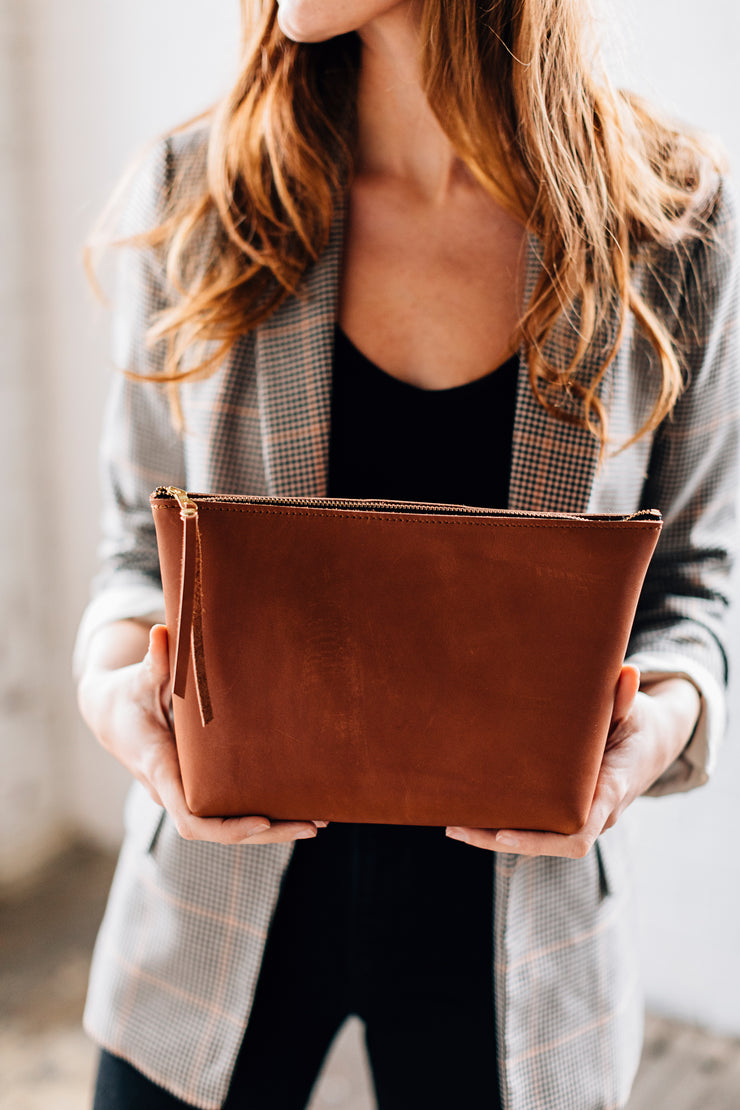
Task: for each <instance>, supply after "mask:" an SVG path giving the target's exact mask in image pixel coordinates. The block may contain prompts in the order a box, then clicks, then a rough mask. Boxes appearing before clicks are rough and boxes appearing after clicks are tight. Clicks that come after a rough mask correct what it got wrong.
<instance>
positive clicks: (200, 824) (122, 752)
mask: <svg viewBox="0 0 740 1110" xmlns="http://www.w3.org/2000/svg"><path fill="white" fill-rule="evenodd" d="M144 648H146V654H145V655H144V658H143V659H141V654H142V651H143V649H144ZM131 658H133V659H138V660H140V661H138V662H129V661H128V660H129V659H131ZM169 700H170V669H169V652H168V645H167V629H166V628H165V626H164V625H163V624H155V625H154V626H153V627H152V628H151V629H150V630H149V631H148V647H147V629H146V627H145V626H144V625H142V624H139V623H138V622H136V621H121V622H118V623H116V624H112V625H108V626H107V627H106V628H105V629H101V631H100V632H99V633H98V634H97V636H96V637H95V640H94V641H93V642H92V644H91V650H90V652H89V656H88V661H87V665H86V667H85V670H84V672H83V674H82V677H81V679H80V683H79V688H78V701H79V706H80V711H81V713H82V716H83V717H84V719H85V721H86V723H87V725H88V726H89V728H90V729H91V730H92V732H93V733H94V735H95V736H96V737H97V739H98V740H99V742H100V743H101V744H102V745H103V747H104V748H106V749H107V750H108V751H109V752H111V754H112V755H114V756H115V757H116V759H118V760H119V762H121V763H122V764H123V765H124V767H126V768H127V769H128V770H129V771H130V772H131V774H132V775H134V777H135V778H137V779H138V780H139V782H141V783H143V785H144V786H145V787H146V789H147V790H148V791H149V794H150V795H151V797H152V798H153V799H154V801H155V802H156V803H157V804H158V805H161V806H164V808H165V809H166V810H167V813H168V814H169V815H170V817H171V818H172V820H173V821H174V823H175V826H176V828H177V831H178V832H179V834H180V836H182V837H183V838H184V839H185V840H209V841H213V842H215V843H218V844H278V843H287V842H290V841H292V840H302V839H306V838H308V837H313V836H316V830H317V828H319V827H321V826H323V825H324V824H326V822H323V821H269V820H268V819H267V818H266V817H260V816H248V817H223V818H221V817H196V816H195V814H193V813H191V812H190V810H189V809H188V805H187V802H186V801H185V793H184V791H183V786H182V779H181V777H180V767H179V763H178V759H177V749H176V747H175V738H174V736H173V733H172V729H171V727H170V723H169V719H168V713H167V706H168V705H169Z"/></svg>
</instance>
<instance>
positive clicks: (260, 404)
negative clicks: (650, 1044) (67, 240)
mask: <svg viewBox="0 0 740 1110" xmlns="http://www.w3.org/2000/svg"><path fill="white" fill-rule="evenodd" d="M204 149H205V134H204V132H203V131H202V130H200V131H195V132H192V133H190V134H186V135H184V136H178V137H176V138H174V139H169V140H166V141H163V142H162V143H160V144H159V145H158V146H157V147H156V148H155V149H154V150H153V152H152V154H151V156H150V157H149V159H148V162H147V164H146V165H145V167H144V168H143V169H142V170H141V171H140V173H139V174H138V177H137V179H136V182H135V184H134V186H133V188H132V191H131V194H130V201H129V203H128V206H127V210H126V216H125V220H124V227H123V229H122V230H123V231H124V232H133V231H136V230H141V229H142V228H143V227H145V226H148V225H150V224H151V223H152V221H154V220H156V219H157V214H158V212H159V211H160V210H161V209H160V205H161V201H162V198H163V197H164V196H165V195H166V193H167V191H168V190H169V189H172V188H184V189H188V188H194V187H196V186H197V185H198V183H199V182H200V181H201V180H202V171H203V156H204ZM733 211H734V209H733V203H732V199H731V196H730V195H729V194H728V191H727V188H726V186H725V185H723V186H721V188H720V190H719V193H718V199H717V203H716V206H715V210H714V213H713V216H712V221H711V226H712V234H707V235H706V236H704V238H702V239H701V240H695V241H694V242H692V243H691V244H689V245H688V246H686V247H682V248H679V247H676V248H674V249H672V250H668V249H658V248H655V247H651V248H645V249H644V250H643V252H642V255H641V256H640V257H639V258H638V260H637V263H636V271H635V272H636V278H637V280H638V281H639V283H640V286H641V288H642V292H643V294H644V295H645V297H646V298H647V301H648V304H649V305H650V306H651V307H652V309H653V310H654V311H655V312H656V313H658V314H659V315H660V316H661V318H663V319H664V320H666V321H667V323H668V325H669V327H670V328H671V331H672V333H673V334H674V335H675V336H676V339H677V341H678V342H679V343H680V346H681V349H682V351H683V353H684V357H685V361H686V367H687V370H688V374H689V384H688V387H687V389H686V391H685V392H684V394H683V395H682V397H681V399H680V401H679V402H678V404H677V406H676V409H675V413H674V415H673V417H672V418H671V419H670V420H667V421H664V423H663V424H662V425H661V426H660V428H659V429H658V430H657V431H656V432H655V433H654V434H651V435H646V436H643V437H642V438H641V439H640V440H639V441H638V442H637V443H634V444H632V445H631V446H629V447H628V448H627V449H625V450H624V451H622V452H621V453H618V454H615V453H613V452H612V453H611V454H610V457H609V458H608V459H607V461H606V462H605V463H604V464H603V465H602V466H601V467H600V468H599V467H597V461H598V459H597V455H598V451H597V447H596V444H595V443H594V441H593V439H592V438H591V437H590V436H589V435H588V434H586V433H585V432H583V431H582V430H580V429H579V428H577V427H576V426H573V425H569V424H566V423H562V422H559V421H557V420H554V419H553V418H552V417H551V416H549V415H548V414H547V413H545V412H544V410H543V409H542V408H541V407H540V406H539V405H538V404H537V403H536V402H535V400H534V399H533V396H532V393H531V390H530V387H529V383H528V378H527V362H526V357H525V356H524V353H523V352H522V359H521V369H520V377H519V383H518V391H517V401H516V413H515V421H514V431H513V457H512V463H511V480H510V506H511V507H513V508H517V509H536V510H542V509H549V510H570V511H578V512H581V511H585V510H588V511H592V512H618V513H629V512H632V511H633V510H636V509H638V508H640V507H658V508H660V509H661V510H662V512H663V514H664V518H665V526H664V531H663V535H662V537H661V540H660V543H659V546H658V550H657V552H656V556H655V559H654V561H653V564H652V566H651V569H650V572H649V576H648V580H647V582H646V585H645V589H644V591H643V595H642V599H641V602H640V607H639V612H638V617H637V620H636V624H635V629H634V634H633V637H632V641H631V645H630V658H631V659H632V660H633V661H634V662H636V663H637V664H638V665H639V666H640V667H641V669H642V670H643V673H656V674H661V673H669V674H682V675H685V676H686V677H688V678H689V679H690V680H691V681H692V682H694V683H695V685H696V686H697V687H698V689H699V691H700V694H701V716H700V720H699V724H698V725H697V728H696V730H695V732H694V734H693V736H692V739H691V741H690V743H689V744H688V746H687V748H686V749H685V751H684V752H683V753H682V755H681V756H680V758H678V759H677V760H676V762H675V763H674V764H673V766H672V767H670V768H669V769H668V771H667V772H666V773H665V774H664V775H663V776H662V778H661V779H660V780H659V782H658V783H656V784H655V786H654V787H653V788H652V790H651V793H654V794H659V793H668V792H672V791H676V790H682V789H688V788H691V787H694V786H697V785H699V784H701V783H702V782H704V781H705V780H706V778H707V775H708V773H709V771H710V770H711V767H712V764H713V761H714V758H715V753H716V747H717V743H718V741H719V740H720V739H721V736H722V733H723V729H724V702H723V687H724V684H725V680H726V660H725V652H724V646H723V643H724V636H723V623H724V619H725V610H726V606H727V600H728V594H727V580H728V572H729V567H730V562H731V549H732V546H733V544H734V524H733V517H734V505H735V497H736V486H737V476H736V462H737V431H738V420H737V417H738V365H737V328H736V311H737V290H738V263H737V259H738V254H737V250H736V246H735V238H736V231H735V219H734V215H733ZM343 226H344V225H343V212H341V211H340V212H338V214H337V218H336V220H335V222H334V226H333V230H332V235H331V241H330V243H329V245H328V247H327V249H326V250H325V252H324V253H323V255H322V257H321V258H320V260H319V261H318V262H317V263H316V264H315V265H314V266H313V267H312V269H311V270H310V272H309V273H308V275H307V276H306V279H305V282H304V288H303V291H302V293H301V295H300V296H297V297H294V298H292V299H291V300H290V301H288V302H287V303H285V304H284V305H283V307H281V308H280V309H279V310H278V311H277V312H275V314H274V315H273V316H272V317H271V318H270V319H269V320H268V321H267V323H265V324H264V325H262V326H261V327H260V328H259V329H257V330H256V331H255V332H253V333H252V334H250V335H246V336H244V337H243V338H242V339H241V340H240V342H239V343H238V344H237V346H236V348H235V350H234V351H233V353H232V355H231V357H230V359H229V361H228V364H227V365H226V366H225V367H224V368H223V369H222V370H221V371H220V372H219V373H218V374H216V375H214V376H213V377H211V378H209V379H207V380H205V381H201V382H194V383H190V384H188V385H186V386H185V387H184V388H183V405H184V411H185V423H186V431H185V433H184V434H182V435H181V434H179V433H178V432H177V431H175V430H174V428H173V425H172V421H171V419H170V411H169V404H168V399H167V396H166V394H165V391H164V390H163V389H162V388H161V387H159V386H158V385H155V384H142V383H138V382H131V381H129V380H127V379H126V378H124V376H123V375H122V374H116V375H115V376H114V377H113V381H112V386H111V393H110V400H109V404H108V407H107V412H106V417H105V431H104V435H103V439H102V462H103V468H102V469H103V481H104V515H103V528H104V541H103V546H102V557H103V569H102V571H101V573H100V575H99V577H98V578H97V580H96V583H95V587H94V595H93V600H92V601H91V603H90V605H89V607H88V609H87V610H86V613H85V615H84V618H83V621H82V625H81V629H80V634H79V639H78V652H79V655H80V656H82V655H84V650H85V644H86V642H87V639H88V638H89V636H90V635H91V634H92V632H93V631H94V630H95V629H96V628H97V627H99V626H100V625H101V624H103V623H105V622H107V621H110V620H115V619H119V618H122V617H131V616H141V617H143V616H151V615H157V614H159V613H160V612H161V608H162V595H161V590H160V585H159V576H158V562H157V553H156V545H155V539H154V531H153V525H152V518H151V513H150V510H149V505H148V496H149V493H150V491H151V490H152V489H153V488H154V487H155V486H156V485H158V484H174V485H178V486H182V487H183V488H189V489H195V490H201V491H209V490H221V491H230V492H237V491H244V492H251V493H269V494H273V495H274V494H289V495H318V494H322V493H324V491H325V482H326V472H327V449H328V431H329V418H330V385H331V360H332V344H333V326H334V321H335V315H336V301H337V288H338V280H339V270H340V260H341V251H342V242H343ZM204 252H205V253H204V257H207V245H206V246H204ZM539 265H540V254H539V244H538V242H537V241H536V240H535V239H534V238H530V239H529V241H528V259H527V282H526V285H527V293H529V291H530V290H531V289H532V287H533V283H534V281H535V278H536V275H537V271H538V267H539ZM168 296H169V290H168V289H167V283H166V280H165V276H164V274H163V272H162V269H161V266H160V264H159V262H158V261H157V259H156V258H155V257H154V256H153V255H152V254H151V253H150V252H146V251H141V250H138V251H135V250H132V249H126V250H124V251H122V262H121V278H120V284H119V289H118V297H117V305H116V312H115V317H114V354H115V362H116V363H117V365H118V366H119V367H125V368H128V369H131V370H135V371H142V370H147V371H150V372H151V371H152V370H156V369H157V367H161V365H162V357H163V352H162V349H161V346H160V347H155V348H154V349H149V350H148V349H146V348H145V346H144V341H143V335H144V330H145V327H146V325H147V322H148V321H149V319H150V317H151V315H152V313H153V312H155V311H156V310H158V309H160V308H162V307H163V306H164V305H165V304H166V303H167V298H168ZM576 333H577V319H573V318H571V319H566V320H563V321H562V323H561V326H560V327H559V329H558V333H557V335H556V336H554V337H553V340H552V344H551V351H550V353H551V354H552V355H554V356H555V357H557V358H561V359H562V358H567V356H568V353H569V352H570V351H571V350H572V349H573V347H574V344H575V341H576ZM602 338H608V337H607V336H604V337H602ZM600 353H601V344H600V342H595V343H594V346H593V348H592V349H591V350H590V351H589V352H588V354H587V357H586V360H585V363H584V373H585V374H588V373H591V372H593V369H594V367H595V366H596V365H597V364H598V361H599V358H600ZM658 381H659V374H658V370H657V368H656V360H655V357H654V355H653V353H652V350H651V348H650V346H649V344H648V343H647V342H646V341H645V340H644V338H643V337H642V335H641V334H640V332H639V331H638V330H637V329H633V328H631V327H628V330H627V332H626V334H625V335H624V338H623V341H622V343H621V346H620V349H619V353H618V356H617V357H616V359H615V360H614V362H613V363H612V365H611V367H610V369H609V371H608V374H607V375H606V378H605V380H604V382H603V387H602V393H601V395H602V397H603V399H604V400H605V402H606V404H607V405H608V409H609V414H610V420H611V430H612V435H613V436H614V437H615V440H616V441H617V442H622V443H623V442H625V441H626V440H628V439H629V437H630V436H631V435H632V433H633V432H635V431H636V430H637V429H638V428H639V427H640V426H641V425H642V423H643V421H644V419H645V416H646V413H647V412H648V411H649V409H650V407H651V405H652V400H653V398H654V396H655V390H656V389H657V385H658ZM571 403H572V404H575V403H576V402H575V401H573V402H571ZM245 573H248V567H246V568H245ZM126 829H127V832H126V837H125V841H124V844H123V847H122V851H121V856H120V861H119V865H118V869H117V872H116V876H115V880H114V883H113V887H112V890H111V894H110V899H109V903H108V907H107V911H106V914H105V918H104V921H103V924H102V927H101V930H100V934H99V938H98V942H97V946H96V949H95V955H94V960H93V967H92V972H91V980H90V988H89V993H88V1001H87V1007H86V1013H85V1024H86V1028H87V1030H88V1031H89V1033H90V1034H91V1035H92V1036H93V1038H95V1039H96V1040H97V1041H98V1042H99V1043H101V1044H102V1045H104V1046H106V1047H107V1048H108V1049H109V1050H110V1051H112V1052H114V1053H116V1054H119V1055H121V1056H123V1057H125V1058H127V1059H129V1060H130V1061H132V1062H133V1063H134V1064H135V1065H136V1066H137V1067H138V1068H139V1069H140V1070H141V1071H143V1072H144V1073H145V1074H146V1075H148V1076H149V1077H151V1078H152V1079H153V1080H155V1081H156V1082H157V1083H159V1084H161V1085H162V1086H163V1087H165V1088H167V1089H168V1090H169V1091H172V1092H173V1093H174V1094H176V1095H177V1096H179V1097H180V1098H182V1099H184V1100H185V1101H187V1102H189V1103H192V1104H194V1105H195V1106H199V1107H204V1108H207V1107H208V1108H210V1107H214V1108H215V1107H218V1106H220V1105H221V1103H222V1101H223V1099H224V1097H225V1095H226V1092H227V1089H228V1085H229V1080H230V1076H231V1072H232V1068H233V1065H234V1061H235V1058H236V1056H237V1053H238V1050H239V1047H240V1042H241V1040H242V1036H243V1032H244V1029H245V1026H246V1023H247V1022H248V1019H249V1012H250V1007H251V1005H252V1000H253V997H254V991H255V984H256V980H257V976H258V973H259V968H260V962H261V959H262V953H263V950H264V945H265V939H266V936H267V932H268V930H269V927H270V920H271V916H272V913H273V910H274V907H275V904H276V900H277V897H278V893H279V889H280V882H281V877H282V875H283V873H284V870H285V868H286V866H287V864H288V861H289V859H290V855H291V847H290V846H284V845H266V846H258V845H252V846H238V847H226V846H221V845H216V844H208V843H198V842H186V841H184V840H182V839H181V838H180V837H179V836H178V834H177V832H176V830H175V828H174V826H173V824H172V822H171V821H170V820H169V818H168V817H167V815H166V814H165V813H163V811H162V810H161V809H160V808H159V807H158V806H157V805H155V803H154V802H152V801H151V800H150V798H149V797H148V795H147V794H146V792H145V791H144V789H143V788H142V787H140V786H139V785H138V784H135V785H134V787H133V789H132V792H131V794H130V796H129V801H128V804H127V811H126ZM472 850H474V849H471V851H472ZM491 866H492V867H493V868H494V870H495V912H494V921H493V935H492V960H493V961H494V968H495V975H494V979H495V1007H496V1023H497V1038H498V1053H499V1060H500V1067H501V1083H502V1097H503V1105H504V1107H505V1110H608V1108H617V1107H622V1106H624V1104H625V1102H626V1100H627V1097H628V1093H629V1089H630V1085H631V1082H632V1078H633V1076H634V1072H635V1069H636V1066H637V1062H638V1057H639V1053H640V1046H641V1039H642V1037H641V1035H642V1016H641V1002H640V992H639V985H638V978H637V973H636V966H635V957H634V952H633V946H632V943H631V936H630V932H631V930H630V916H629V912H628V905H629V875H628V866H627V862H626V854H625V844H624V827H623V825H621V824H620V825H617V826H616V827H615V828H614V829H612V830H610V831H609V832H608V833H607V834H605V835H604V836H602V837H601V838H600V839H599V841H598V842H597V844H596V846H595V849H594V850H593V851H591V852H590V853H589V854H588V855H587V856H586V857H585V858H584V859H580V860H568V859H555V858H533V859H530V858H524V857H518V856H516V855H510V854H497V855H495V856H494V855H493V854H492V855H491ZM440 897H441V898H444V891H441V892H440ZM429 974H430V976H433V975H434V969H433V968H430V969H429Z"/></svg>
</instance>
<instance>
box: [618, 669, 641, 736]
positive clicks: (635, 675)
mask: <svg viewBox="0 0 740 1110" xmlns="http://www.w3.org/2000/svg"><path fill="white" fill-rule="evenodd" d="M639 689H640V671H639V668H638V667H635V666H633V665H632V664H631V663H625V664H624V665H623V667H622V669H621V671H620V672H619V678H618V680H617V689H616V691H615V694H614V708H613V709H612V727H613V726H614V725H615V724H617V723H618V722H619V721H621V720H623V719H624V718H625V717H626V716H627V714H628V713H629V711H630V710H631V709H632V706H633V704H634V701H635V698H636V697H637V691H638V690H639Z"/></svg>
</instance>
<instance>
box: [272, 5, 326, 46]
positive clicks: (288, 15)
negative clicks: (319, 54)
mask: <svg viewBox="0 0 740 1110" xmlns="http://www.w3.org/2000/svg"><path fill="white" fill-rule="evenodd" d="M312 15H313V18H312ZM277 21H278V27H279V28H280V30H281V31H282V32H283V34H284V35H285V37H286V38H288V39H291V41H292V42H325V41H326V40H327V39H330V38H334V36H335V35H337V34H341V33H342V32H341V30H336V29H335V28H333V27H327V26H326V24H325V23H324V24H322V21H321V20H320V19H318V18H317V17H316V13H315V11H314V12H313V13H312V12H311V6H310V5H306V4H305V2H304V3H302V2H301V0H282V2H279V3H278V15H277Z"/></svg>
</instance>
